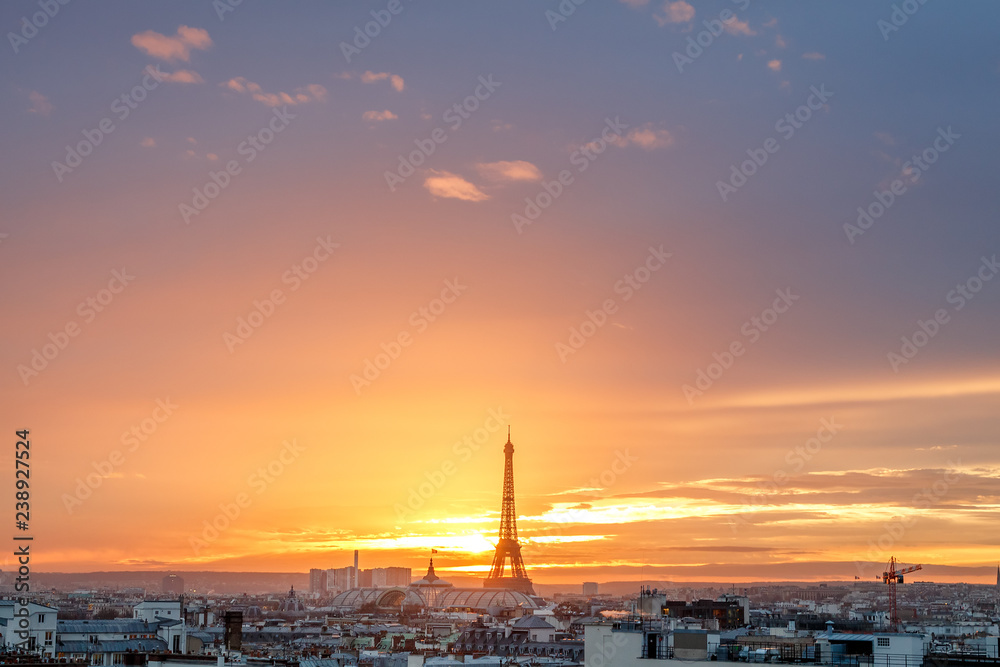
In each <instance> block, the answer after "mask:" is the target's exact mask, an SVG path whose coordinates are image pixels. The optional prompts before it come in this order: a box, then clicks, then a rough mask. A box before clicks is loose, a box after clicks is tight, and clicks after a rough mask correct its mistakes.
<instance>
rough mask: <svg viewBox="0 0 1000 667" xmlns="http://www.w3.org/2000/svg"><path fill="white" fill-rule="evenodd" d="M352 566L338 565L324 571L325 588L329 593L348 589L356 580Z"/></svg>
mask: <svg viewBox="0 0 1000 667" xmlns="http://www.w3.org/2000/svg"><path fill="white" fill-rule="evenodd" d="M354 572H355V570H354V566H352V565H348V566H347V567H338V568H334V569H332V570H327V571H326V590H327V591H328V592H330V593H342V592H343V591H347V590H350V589H351V588H352V587H353V586H354V583H355V581H356V579H355V576H354Z"/></svg>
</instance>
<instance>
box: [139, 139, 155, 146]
mask: <svg viewBox="0 0 1000 667" xmlns="http://www.w3.org/2000/svg"><path fill="white" fill-rule="evenodd" d="M139 145H140V146H142V147H143V148H156V139H154V138H153V137H146V138H145V139H143V140H142V141H140V142H139Z"/></svg>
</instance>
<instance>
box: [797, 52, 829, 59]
mask: <svg viewBox="0 0 1000 667" xmlns="http://www.w3.org/2000/svg"><path fill="white" fill-rule="evenodd" d="M802 57H803V58H805V59H806V60H826V56H825V55H823V54H822V53H820V52H819V51H809V52H808V53H803V54H802Z"/></svg>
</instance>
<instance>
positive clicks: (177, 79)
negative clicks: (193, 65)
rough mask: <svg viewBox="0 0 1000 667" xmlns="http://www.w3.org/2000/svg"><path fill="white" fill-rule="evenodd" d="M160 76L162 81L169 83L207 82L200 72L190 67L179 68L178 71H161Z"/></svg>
mask: <svg viewBox="0 0 1000 667" xmlns="http://www.w3.org/2000/svg"><path fill="white" fill-rule="evenodd" d="M159 78H160V81H166V82H168V83H205V80H204V79H203V78H201V75H200V74H198V73H197V72H195V71H193V70H189V69H179V70H177V71H176V72H163V71H160V73H159Z"/></svg>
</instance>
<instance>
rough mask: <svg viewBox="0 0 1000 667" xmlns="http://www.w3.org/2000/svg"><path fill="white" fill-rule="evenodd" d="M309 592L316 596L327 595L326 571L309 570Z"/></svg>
mask: <svg viewBox="0 0 1000 667" xmlns="http://www.w3.org/2000/svg"><path fill="white" fill-rule="evenodd" d="M309 592H310V593H312V594H313V595H316V596H323V595H326V570H316V569H313V570H309Z"/></svg>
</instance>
